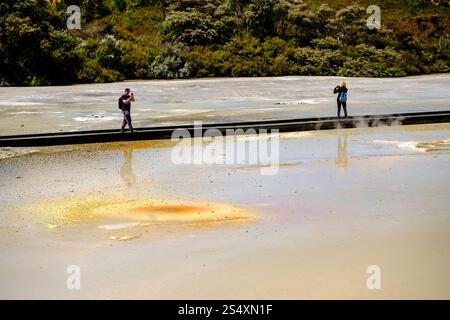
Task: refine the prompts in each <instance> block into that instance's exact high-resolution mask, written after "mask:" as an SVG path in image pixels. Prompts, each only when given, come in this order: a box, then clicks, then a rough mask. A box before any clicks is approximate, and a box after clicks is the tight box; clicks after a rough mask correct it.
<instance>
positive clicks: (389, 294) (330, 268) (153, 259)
mask: <svg viewBox="0 0 450 320" xmlns="http://www.w3.org/2000/svg"><path fill="white" fill-rule="evenodd" d="M448 139H450V125H424V126H410V127H395V128H394V127H393V128H372V129H351V130H345V131H324V132H309V133H289V134H284V135H283V136H282V140H281V143H280V150H281V160H280V161H281V163H282V166H281V167H280V169H279V172H278V174H277V175H273V176H263V175H261V174H260V169H261V168H260V167H258V166H255V165H245V164H239V165H215V166H214V165H206V164H204V165H195V166H187V165H174V164H173V163H172V162H171V158H170V155H171V150H172V147H173V145H174V143H172V142H169V141H166V142H164V141H160V142H158V141H156V142H142V143H132V144H127V143H119V144H107V145H91V146H76V147H74V146H68V147H54V148H44V149H42V150H34V151H35V152H34V153H30V154H28V152H30V151H31V150H30V149H21V150H18V149H14V150H7V149H4V150H2V151H1V155H2V157H3V160H0V176H1V180H0V199H1V206H0V246H1V255H0V298H3V299H10V298H27V299H28V298H44V299H48V298H62V299H81V298H88V299H91V298H102V299H108V298H119V299H125V298H144V299H205V298H206V299H215V298H221V299H284V298H286V299H310V298H325V299H330V298H343V299H354V298H357V299H380V298H389V299H391V298H400V299H412V298H425V299H428V298H437V299H449V298H450V271H449V270H450V250H449V243H450V212H449V207H450V198H449V196H450V194H449V181H450V167H449V164H450V142H449V141H448ZM14 154H15V155H18V154H22V156H16V157H11V155H14ZM143 208H146V209H143ZM123 223H134V224H133V226H129V227H128V228H124V229H118V230H111V229H100V228H99V227H101V226H103V227H105V226H106V227H108V226H109V228H111V226H113V227H114V226H116V227H117V226H118V225H120V224H123ZM111 237H119V238H115V239H120V237H129V238H130V240H128V241H120V240H114V239H113V238H111ZM69 265H78V266H80V268H81V290H78V291H77V290H75V291H71V290H68V289H67V287H66V279H67V277H68V274H66V268H67V267H68V266H69ZM370 265H378V266H379V267H380V268H381V286H382V288H381V290H368V289H367V287H366V280H367V277H368V275H367V274H366V269H367V267H368V266H370Z"/></svg>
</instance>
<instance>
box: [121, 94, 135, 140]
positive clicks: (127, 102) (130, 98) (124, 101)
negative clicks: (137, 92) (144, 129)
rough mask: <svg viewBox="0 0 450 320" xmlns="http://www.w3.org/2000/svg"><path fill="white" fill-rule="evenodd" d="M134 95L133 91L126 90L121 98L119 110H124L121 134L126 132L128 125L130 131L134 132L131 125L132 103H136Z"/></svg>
mask: <svg viewBox="0 0 450 320" xmlns="http://www.w3.org/2000/svg"><path fill="white" fill-rule="evenodd" d="M135 101H136V100H135V99H134V94H133V93H131V90H130V89H128V88H126V89H125V92H124V94H123V95H122V96H121V97H120V98H119V108H120V109H121V110H122V114H123V121H122V130H120V132H121V133H123V132H124V131H125V126H126V125H128V128H130V131H131V132H133V125H132V123H131V102H135Z"/></svg>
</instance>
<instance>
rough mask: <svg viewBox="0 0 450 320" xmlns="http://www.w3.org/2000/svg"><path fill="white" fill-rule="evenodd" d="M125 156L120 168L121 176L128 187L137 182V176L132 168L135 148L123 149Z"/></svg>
mask: <svg viewBox="0 0 450 320" xmlns="http://www.w3.org/2000/svg"><path fill="white" fill-rule="evenodd" d="M123 156H124V159H125V161H124V163H123V165H122V167H121V168H120V176H121V177H122V179H123V181H124V182H125V184H126V185H127V186H128V187H131V186H133V185H134V184H135V182H136V178H135V177H134V175H133V168H132V162H133V150H131V149H126V150H123Z"/></svg>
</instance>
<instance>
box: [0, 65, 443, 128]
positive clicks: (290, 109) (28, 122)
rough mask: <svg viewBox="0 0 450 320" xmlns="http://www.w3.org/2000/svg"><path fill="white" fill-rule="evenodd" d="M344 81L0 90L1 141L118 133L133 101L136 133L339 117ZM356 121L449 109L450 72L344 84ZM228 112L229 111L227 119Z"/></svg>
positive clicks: (237, 80) (151, 83) (229, 80)
mask: <svg viewBox="0 0 450 320" xmlns="http://www.w3.org/2000/svg"><path fill="white" fill-rule="evenodd" d="M342 80H344V78H340V77H304V76H298V77H270V78H226V79H221V78H208V79H196V80H167V81H165V80H147V81H130V82H117V83H102V84H83V85H74V86H62V87H55V86H48V87H26V88H23V87H16V88H14V87H13V88H6V87H5V88H0V128H1V134H2V135H15V134H25V133H32V134H34V133H38V132H57V131H66V132H67V131H80V130H98V129H111V128H120V124H121V122H122V114H121V112H120V110H119V109H118V108H117V99H118V98H119V96H120V95H121V93H122V92H123V90H124V89H125V88H126V87H130V88H131V89H132V90H133V91H134V92H135V95H136V99H137V100H136V103H134V104H133V107H132V114H133V121H134V124H135V127H147V126H158V125H176V124H191V123H192V122H193V121H203V122H214V123H216V122H230V121H231V122H232V121H248V120H267V119H289V118H308V117H322V116H324V117H330V116H335V115H336V111H335V107H334V106H335V105H336V96H335V95H333V93H332V92H333V88H334V87H335V86H336V85H338V84H339V83H340V82H341V81H342ZM345 80H346V81H347V84H348V87H349V90H350V91H349V103H348V107H349V112H350V114H351V115H367V114H380V113H381V114H382V113H400V112H420V111H439V110H447V109H448V106H449V104H450V90H448V88H449V87H450V73H447V74H435V75H426V76H414V77H404V78H403V77H402V78H377V79H374V78H345ZM224 110H226V111H225V112H224Z"/></svg>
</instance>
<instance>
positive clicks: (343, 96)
mask: <svg viewBox="0 0 450 320" xmlns="http://www.w3.org/2000/svg"><path fill="white" fill-rule="evenodd" d="M339 101H340V102H347V92H341V95H340V96H339Z"/></svg>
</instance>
